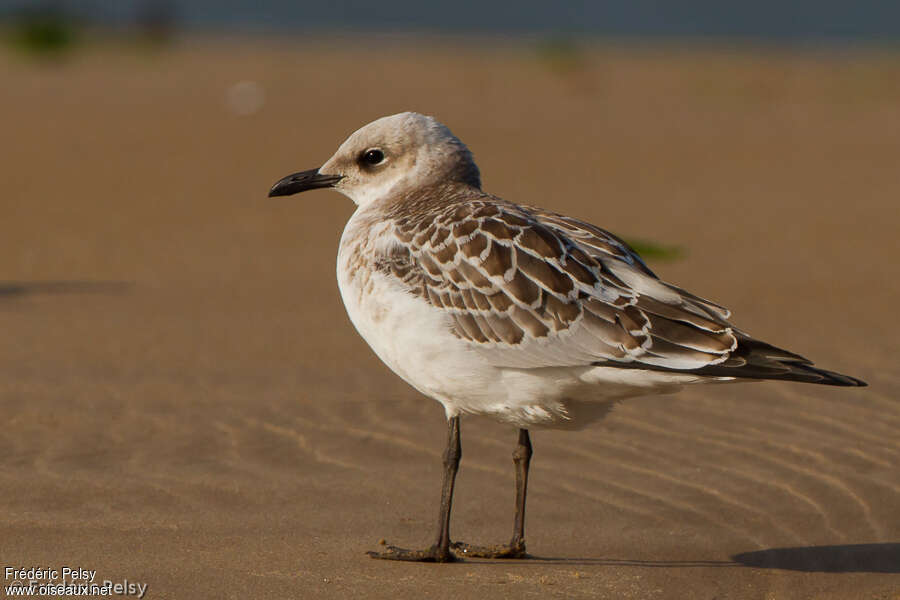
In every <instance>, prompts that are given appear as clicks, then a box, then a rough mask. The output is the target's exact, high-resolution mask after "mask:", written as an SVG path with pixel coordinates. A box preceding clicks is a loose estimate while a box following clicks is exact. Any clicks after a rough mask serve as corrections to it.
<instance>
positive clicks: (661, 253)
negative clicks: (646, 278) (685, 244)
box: [625, 238, 685, 261]
mask: <svg viewBox="0 0 900 600" xmlns="http://www.w3.org/2000/svg"><path fill="white" fill-rule="evenodd" d="M625 243H626V244H628V245H629V246H631V248H632V250H634V251H635V252H637V253H638V254H640V256H641V258H643V259H646V260H662V261H665V260H678V259H680V258H684V255H685V251H684V248H682V247H681V246H666V245H663V244H658V243H656V242H651V241H649V240H642V239H635V238H631V239H626V240H625Z"/></svg>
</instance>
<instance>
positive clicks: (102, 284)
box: [0, 280, 134, 301]
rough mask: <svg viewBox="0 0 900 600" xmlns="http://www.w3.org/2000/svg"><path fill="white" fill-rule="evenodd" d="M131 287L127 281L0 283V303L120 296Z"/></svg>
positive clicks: (131, 284)
mask: <svg viewBox="0 0 900 600" xmlns="http://www.w3.org/2000/svg"><path fill="white" fill-rule="evenodd" d="M132 287H134V283H132V282H129V281H86V280H70V281H0V301H2V300H12V299H15V298H22V297H27V296H38V295H61V294H121V293H124V292H127V291H129V290H130V289H131V288H132Z"/></svg>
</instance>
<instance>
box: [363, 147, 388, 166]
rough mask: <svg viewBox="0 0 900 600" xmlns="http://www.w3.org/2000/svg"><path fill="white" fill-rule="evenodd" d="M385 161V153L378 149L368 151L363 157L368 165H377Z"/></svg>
mask: <svg viewBox="0 0 900 600" xmlns="http://www.w3.org/2000/svg"><path fill="white" fill-rule="evenodd" d="M383 160H384V152H382V151H381V150H379V149H378V148H372V149H371V150H366V151H365V152H364V153H363V155H362V162H364V163H366V164H367V165H377V164H378V163H380V162H381V161H383Z"/></svg>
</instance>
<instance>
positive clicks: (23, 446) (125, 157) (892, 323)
mask: <svg viewBox="0 0 900 600" xmlns="http://www.w3.org/2000/svg"><path fill="white" fill-rule="evenodd" d="M464 41H465V42H466V43H465V44H463V43H461V42H460V41H455V40H453V39H451V38H446V39H444V38H441V39H438V40H437V41H433V40H426V39H424V38H414V37H380V38H360V39H354V38H349V37H343V38H339V39H327V38H319V39H313V40H296V41H291V40H281V41H269V42H263V41H260V40H253V39H248V38H243V39H237V38H236V39H230V40H228V39H211V38H210V39H207V38H198V39H192V40H185V41H179V42H178V43H175V44H174V45H172V46H171V47H167V48H161V49H155V50H148V49H146V48H138V47H133V46H131V45H128V44H125V43H124V42H121V41H119V42H113V41H110V42H107V43H95V44H92V45H88V46H86V47H85V48H83V49H82V50H81V51H80V52H79V53H76V54H75V55H73V56H72V57H71V58H69V59H67V60H65V61H63V62H62V63H61V64H39V63H36V62H35V61H33V60H29V59H26V58H23V57H21V56H19V55H16V54H14V53H12V52H11V51H10V50H9V49H6V48H4V49H2V50H0V70H2V71H3V72H4V78H3V80H4V83H3V91H2V93H0V114H2V123H3V127H2V139H3V143H2V144H0V165H2V166H0V181H2V191H0V214H2V215H3V216H2V221H0V222H2V234H0V331H2V332H3V335H2V343H0V411H2V423H3V427H2V429H0V558H2V561H0V563H2V564H0V566H3V567H6V566H12V567H16V568H19V567H22V568H31V567H44V568H47V567H51V568H57V569H58V568H61V567H63V566H65V565H68V566H70V567H73V568H76V567H77V568H84V569H89V570H96V572H97V574H96V578H97V580H101V579H105V580H110V581H116V582H121V581H123V580H127V581H129V582H140V583H145V584H147V586H148V589H147V592H146V596H145V597H146V598H150V599H153V600H156V599H164V598H217V599H218V598H221V599H231V598H235V599H237V598H313V597H361V596H362V597H374V598H377V597H392V598H423V597H428V598H494V597H498V598H505V597H516V598H557V597H558V598H573V597H575V598H636V599H637V598H661V599H666V598H702V599H712V598H729V599H731V598H738V599H744V598H746V599H757V598H758V599H794V598H802V599H805V598H816V599H835V600H837V599H840V600H846V599H856V598H860V599H873V600H874V599H879V600H896V599H898V598H900V435H898V433H900V400H898V398H900V367H898V364H900V362H898V356H900V341H898V340H900V319H898V318H897V307H898V305H900V283H898V282H900V267H898V264H900V260H898V259H900V235H898V234H900V210H898V199H900V59H898V58H900V54H898V53H897V52H896V51H889V50H878V49H869V50H864V49H857V50H846V49H845V50H831V51H813V50H809V49H806V50H803V49H788V48H782V49H760V48H755V47H752V46H747V47H719V46H715V45H694V46H669V45H657V46H641V45H638V44H624V43H619V44H610V45H600V44H597V45H591V44H584V45H582V46H581V47H577V48H572V49H569V50H567V51H566V52H565V53H564V54H562V55H561V54H560V53H558V52H556V53H553V52H547V51H540V50H539V49H538V48H537V47H536V46H535V44H534V43H531V42H526V41H508V42H504V43H499V42H495V43H489V42H487V41H484V40H480V41H478V40H476V41H473V40H464ZM240 82H252V83H250V84H246V83H245V84H243V85H242V86H239V87H238V88H235V87H234V86H235V84H239V83H240ZM248 90H249V91H248ZM242 94H244V95H247V94H249V99H247V98H244V96H242ZM236 95H237V98H238V101H237V105H236V104H235V97H236ZM241 98H244V100H246V102H245V101H244V100H241ZM403 110H416V111H419V112H423V113H427V114H432V115H435V116H436V117H438V118H439V119H440V120H441V121H443V122H444V123H446V124H447V125H448V126H449V127H450V128H451V129H452V130H453V131H454V133H456V134H457V135H458V136H459V137H460V138H461V139H462V140H463V141H465V142H466V143H467V144H468V146H469V147H470V148H471V149H472V151H473V153H474V155H475V159H476V161H477V162H478V164H479V166H480V167H481V170H482V174H483V180H484V187H485V189H486V190H488V191H490V192H492V193H495V194H498V195H500V196H503V197H506V198H509V199H512V200H515V201H518V202H521V203H526V204H535V205H540V206H545V207H548V208H552V209H554V210H558V211H560V212H564V213H569V214H572V215H575V216H578V217H581V218H584V219H586V220H588V221H591V222H594V223H596V224H598V225H600V226H602V227H605V228H607V229H609V230H611V231H613V232H616V233H618V234H620V235H622V236H624V237H626V238H629V239H638V240H652V241H654V242H657V243H659V244H663V245H667V246H674V247H678V248H681V249H682V256H681V257H680V258H678V259H677V260H651V261H650V266H651V267H652V268H653V269H654V270H655V271H656V272H657V273H658V274H659V275H660V276H661V277H662V278H663V279H665V280H667V281H670V282H673V283H676V284H678V285H680V286H682V287H685V288H687V289H689V290H691V291H692V292H694V293H697V294H699V295H701V296H704V297H707V298H709V299H711V300H715V301H717V302H719V303H722V304H724V305H725V306H728V307H729V308H731V309H732V310H733V320H734V322H735V323H736V324H737V325H738V326H740V327H741V328H743V329H744V330H746V331H748V332H750V333H752V334H753V335H755V336H757V337H760V338H762V339H765V340H767V341H769V342H771V343H773V344H776V345H778V346H782V347H785V348H788V349H791V350H793V351H796V352H798V353H800V354H803V355H805V356H807V357H809V358H811V359H813V360H815V361H816V364H817V365H820V366H822V367H824V368H828V369H833V370H836V371H840V372H844V373H848V374H850V375H853V376H856V377H859V378H862V379H864V380H866V381H867V382H868V383H869V384H870V387H868V388H865V389H849V388H829V387H825V386H809V385H801V384H790V383H755V384H746V385H739V386H710V387H707V388H704V389H691V390H688V391H685V392H683V393H681V394H679V395H676V396H658V397H651V398H638V399H634V400H630V401H627V402H625V403H622V404H621V405H619V406H617V407H616V409H615V410H614V411H613V412H612V413H611V414H610V415H609V416H608V417H607V418H606V419H605V421H604V422H602V423H601V424H600V425H598V426H595V427H592V428H590V429H588V430H585V431H582V432H578V433H567V432H548V431H534V432H533V434H532V441H533V443H534V452H535V454H534V458H533V462H532V475H531V480H530V488H529V503H528V522H527V525H526V531H527V540H528V549H529V552H530V553H531V554H532V555H533V558H532V559H530V560H524V561H488V560H467V561H465V562H460V563H457V564H449V565H423V564H400V563H389V562H383V561H374V560H371V559H369V558H368V557H367V556H366V555H365V552H366V551H367V550H372V549H377V547H378V543H379V540H382V539H385V540H387V541H388V542H389V543H394V544H398V545H402V546H407V547H416V546H423V545H425V544H428V543H430V540H431V537H432V535H433V527H434V525H435V523H434V521H435V519H436V513H437V501H438V495H439V482H440V472H441V466H440V455H441V452H442V450H443V442H444V435H445V433H444V432H445V420H444V415H443V410H442V408H441V406H440V405H439V404H438V403H436V402H434V401H432V400H429V399H426V398H423V397H421V396H420V395H419V394H418V393H417V392H416V391H415V390H413V389H411V388H410V387H408V386H407V385H406V384H404V383H403V382H402V381H401V380H400V379H398V378H397V377H396V376H394V375H393V374H392V373H391V372H390V371H389V370H388V369H387V368H386V367H385V366H383V365H382V364H381V363H380V362H379V361H378V359H377V358H376V357H375V356H374V354H372V352H371V351H370V350H369V349H368V347H367V346H366V345H365V343H364V342H363V341H362V339H361V338H360V337H359V336H358V335H357V334H356V332H355V331H354V330H353V327H352V325H351V324H350V322H349V321H348V319H347V317H346V315H345V312H344V308H343V306H342V304H341V300H340V296H339V294H338V290H337V285H336V282H335V277H334V262H335V260H334V259H335V255H336V252H337V245H338V240H339V237H340V234H341V230H342V228H343V224H344V223H345V221H346V220H347V218H348V217H349V215H350V214H351V212H352V208H353V207H352V205H351V203H350V201H349V200H347V199H346V198H344V197H342V196H340V195H338V194H337V193H334V192H331V191H317V192H310V193H309V194H304V195H302V196H299V197H291V198H276V199H267V198H266V192H267V190H268V187H269V186H270V185H271V184H272V183H274V182H275V181H276V180H277V179H279V178H280V177H282V176H284V175H287V174H288V173H291V172H294V171H298V170H301V169H309V168H314V167H317V166H319V165H320V164H321V163H322V162H323V161H324V160H325V159H327V158H328V157H329V156H330V155H331V154H332V152H333V151H334V150H335V149H336V147H337V145H338V144H339V143H340V142H341V141H343V139H344V138H345V137H346V136H347V135H348V134H349V133H350V132H352V131H353V130H355V129H356V128H357V127H359V126H361V125H363V124H364V123H367V122H369V121H371V120H372V119H374V118H377V117H379V116H382V115H386V114H392V113H396V112H400V111H403ZM241 113H244V114H241ZM515 439H516V438H515V432H514V431H513V430H512V429H511V428H509V427H505V426H501V425H498V424H494V423H492V422H489V421H485V420H480V419H477V418H464V419H463V422H462V446H463V460H462V465H461V470H460V474H459V478H458V480H457V493H456V497H455V499H454V507H453V509H454V511H453V520H452V535H453V537H454V538H455V539H460V540H465V541H468V542H473V543H497V542H503V541H506V540H507V539H508V537H509V535H510V533H511V529H512V519H513V514H512V513H513V493H514V473H513V466H512V461H511V459H510V453H511V452H512V449H513V445H514V442H515ZM9 583H10V581H9V580H7V581H6V583H5V584H4V585H8V584H9Z"/></svg>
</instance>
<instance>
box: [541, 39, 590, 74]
mask: <svg viewBox="0 0 900 600" xmlns="http://www.w3.org/2000/svg"><path fill="white" fill-rule="evenodd" d="M536 51H537V57H538V59H539V60H540V61H541V62H542V63H544V65H546V67H547V68H548V69H550V70H551V71H554V72H557V73H572V72H575V71H578V70H580V69H582V68H583V67H584V65H585V57H584V52H583V51H582V49H581V47H580V46H579V45H578V42H577V41H576V40H574V39H573V38H571V37H568V36H561V35H559V36H554V37H550V38H547V39H545V40H543V41H541V42H540V43H538V45H537V49H536Z"/></svg>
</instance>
